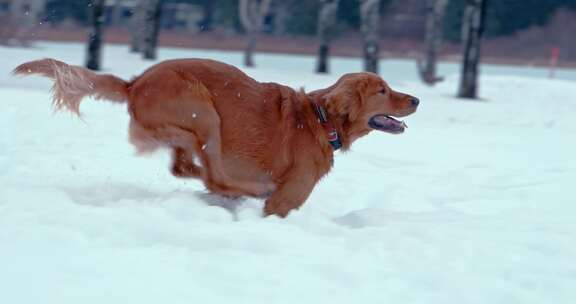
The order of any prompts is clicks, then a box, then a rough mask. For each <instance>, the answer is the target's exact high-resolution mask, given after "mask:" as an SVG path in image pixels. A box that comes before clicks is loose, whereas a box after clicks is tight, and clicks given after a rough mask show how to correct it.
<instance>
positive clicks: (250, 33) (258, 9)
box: [238, 0, 272, 67]
mask: <svg viewBox="0 0 576 304" xmlns="http://www.w3.org/2000/svg"><path fill="white" fill-rule="evenodd" d="M271 2H272V1H271V0H240V2H239V3H238V10H239V15H240V22H241V23H242V26H243V27H244V30H246V33H247V35H246V36H247V39H248V41H247V43H246V48H245V49H244V65H245V66H248V67H253V66H254V59H253V53H254V49H255V48H256V37H257V36H258V34H259V33H260V32H261V31H262V24H263V23H264V17H265V16H266V15H267V14H268V12H269V10H270V4H271Z"/></svg>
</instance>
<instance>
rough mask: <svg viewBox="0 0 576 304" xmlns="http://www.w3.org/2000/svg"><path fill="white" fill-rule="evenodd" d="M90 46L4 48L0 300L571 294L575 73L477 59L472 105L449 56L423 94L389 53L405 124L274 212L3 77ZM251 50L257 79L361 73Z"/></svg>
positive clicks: (373, 139) (111, 64) (115, 110)
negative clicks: (217, 191) (226, 195)
mask: <svg viewBox="0 0 576 304" xmlns="http://www.w3.org/2000/svg"><path fill="white" fill-rule="evenodd" d="M83 54H84V53H83V46H81V45H76V44H56V43H41V44H39V45H38V46H37V47H36V48H34V49H15V48H0V55H2V56H1V57H0V99H1V101H2V104H1V105H0V183H1V185H2V187H1V188H0V303H10V304H35V303H59V304H62V303H74V304H76V303H82V304H88V303H139V304H143V303H169V304H174V303H423V304H424V303H425V304H430V303H459V304H462V303H482V304H484V303H503V304H512V303H521V304H526V303H555V304H569V303H576V288H574V287H575V286H576V263H574V261H575V260H576V221H575V220H574V214H575V212H576V204H575V202H576V200H575V199H574V192H573V191H574V189H572V187H573V186H574V181H576V157H575V155H576V141H575V139H576V124H575V123H574V121H575V120H574V118H575V117H576V72H575V71H570V70H563V71H560V72H559V75H560V77H562V78H564V79H563V80H548V79H545V78H544V76H545V75H546V71H545V70H541V69H536V68H514V67H504V66H485V67H484V68H483V71H485V73H484V74H483V79H482V82H481V96H482V97H483V99H484V102H470V101H462V100H458V99H455V98H454V97H453V94H454V93H455V90H456V83H457V80H458V78H457V76H456V75H454V74H453V72H455V71H456V70H457V66H456V65H454V64H444V65H442V66H441V68H440V71H441V73H444V74H445V75H446V74H448V77H447V80H446V81H445V82H443V83H441V84H440V85H439V86H438V87H436V88H427V87H425V86H423V85H421V84H420V83H419V82H418V81H417V79H416V74H415V64H414V63H413V62H410V61H402V60H391V61H383V62H382V67H381V69H382V73H381V74H382V76H383V77H384V79H387V80H388V81H389V82H390V84H391V85H392V87H393V88H395V89H397V90H400V91H405V92H407V93H410V94H412V95H415V96H418V97H419V98H420V100H421V101H422V102H421V106H420V109H419V111H418V112H417V113H416V114H414V115H412V116H410V117H408V118H406V122H407V124H408V125H409V129H408V130H407V132H406V133H405V134H403V135H400V136H392V135H388V134H377V133H373V134H371V135H370V136H368V137H366V138H363V139H361V140H359V141H358V142H357V143H356V144H355V145H354V146H353V148H352V150H353V151H352V152H350V153H347V154H340V153H338V155H337V156H336V161H335V168H334V170H333V171H332V173H331V174H330V175H329V176H328V177H327V178H325V179H324V180H323V181H322V182H321V183H320V184H319V185H318V186H317V187H316V189H315V190H314V192H313V193H312V195H311V197H310V198H309V200H308V201H307V203H306V204H305V205H304V206H303V208H301V209H300V210H299V211H296V212H293V213H291V215H290V216H289V217H288V218H287V219H278V218H274V217H270V218H261V217H260V212H261V208H262V205H263V204H262V202H261V201H259V200H256V199H245V200H244V201H242V202H237V201H227V200H224V199H222V198H219V197H215V196H211V195H208V194H206V193H205V192H204V189H203V187H202V185H201V184H200V183H199V182H196V181H190V180H182V179H176V178H173V177H172V176H171V175H170V174H169V170H168V166H169V155H168V153H167V152H165V151H162V152H158V153H156V154H153V155H151V156H149V157H136V156H135V155H134V150H133V148H132V146H130V144H129V143H128V141H127V122H128V115H127V114H126V109H125V107H124V106H120V105H114V104H109V103H103V102H96V101H87V102H85V103H83V105H82V112H83V113H84V114H85V115H84V117H83V120H80V119H77V118H75V117H73V116H72V115H70V114H68V113H58V114H52V109H51V108H50V102H49V97H50V95H49V92H48V90H47V89H48V88H49V84H50V83H49V81H47V80H45V79H41V78H32V77H31V78H16V77H12V76H11V75H9V71H10V70H11V69H12V68H14V67H15V66H16V65H17V64H18V63H21V62H23V61H27V60H32V59H38V58H44V57H54V58H58V59H61V60H64V61H67V62H69V63H73V64H81V63H82V59H83ZM160 54H161V56H162V59H166V58H176V57H207V58H214V59H217V60H221V61H225V62H229V63H232V64H236V65H238V64H239V63H240V59H241V56H240V54H238V53H227V52H216V51H214V52H209V51H190V50H178V49H163V50H161V52H160ZM103 58H104V67H105V69H106V72H111V73H115V74H117V75H120V76H122V77H124V78H129V77H131V76H132V75H135V74H137V73H140V72H141V71H142V70H143V69H145V68H146V67H147V66H149V65H150V63H147V62H142V61H141V60H140V59H139V58H138V57H137V56H135V55H131V54H128V52H127V51H126V48H125V47H123V46H108V47H107V48H106V51H105V54H104V57H103ZM256 61H257V64H258V66H259V67H258V68H257V69H248V70H246V72H247V73H248V74H250V75H251V76H253V77H254V78H256V79H257V80H261V81H276V82H281V83H284V84H287V85H290V86H293V87H295V88H298V87H301V86H305V87H306V89H307V90H312V89H316V88H319V87H324V86H327V85H329V84H331V83H333V82H334V81H335V79H337V78H338V76H339V75H340V74H341V73H345V72H352V71H358V69H359V68H360V61H358V60H355V59H343V58H340V59H336V60H334V61H333V62H332V65H333V67H334V73H333V74H332V75H329V76H318V75H315V74H313V73H311V72H310V71H312V69H313V66H314V59H313V58H311V57H298V56H279V55H259V56H257V57H256Z"/></svg>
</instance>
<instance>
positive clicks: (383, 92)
mask: <svg viewBox="0 0 576 304" xmlns="http://www.w3.org/2000/svg"><path fill="white" fill-rule="evenodd" d="M387 92H388V91H387V90H386V88H382V90H380V92H379V93H380V94H382V95H386V93H387Z"/></svg>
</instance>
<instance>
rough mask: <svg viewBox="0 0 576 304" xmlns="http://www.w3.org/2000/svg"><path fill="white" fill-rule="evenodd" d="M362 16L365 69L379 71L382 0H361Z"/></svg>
mask: <svg viewBox="0 0 576 304" xmlns="http://www.w3.org/2000/svg"><path fill="white" fill-rule="evenodd" d="M360 18H361V22H362V25H361V31H362V40H363V44H364V46H363V49H364V70H365V71H368V72H373V73H378V59H379V53H380V46H379V40H380V34H379V31H378V28H379V23H380V0H360Z"/></svg>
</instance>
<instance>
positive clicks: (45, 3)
mask: <svg viewBox="0 0 576 304" xmlns="http://www.w3.org/2000/svg"><path fill="white" fill-rule="evenodd" d="M98 2H103V3H102V5H103V13H102V14H103V24H104V27H105V31H104V33H103V39H104V41H105V42H111V43H129V42H130V41H131V39H132V36H133V34H134V31H137V29H138V26H136V28H134V26H133V25H134V23H135V19H137V16H138V11H139V10H145V8H144V6H146V5H150V4H149V2H151V3H152V5H154V2H159V3H160V11H161V12H160V14H159V18H160V21H159V27H160V34H159V42H158V43H159V45H160V46H176V47H186V48H189V47H190V48H209V49H226V50H230V49H232V50H242V49H244V48H245V46H246V35H247V32H249V31H250V29H247V27H246V26H245V25H243V22H242V20H241V19H242V18H241V13H240V11H241V10H240V9H239V5H240V3H241V2H242V1H239V0H163V1H147V0H141V1H140V0H106V1H89V0H0V20H1V24H2V27H1V28H0V44H10V45H14V44H21V45H22V44H24V45H25V44H29V43H31V42H33V41H35V40H52V41H85V40H86V31H87V30H88V29H89V27H90V19H91V12H90V8H91V6H92V5H93V3H98ZM246 2H250V1H246ZM253 2H258V3H259V2H263V1H253ZM264 2H267V1H264ZM269 2H270V3H269V4H268V7H267V8H266V11H265V12H262V14H263V16H262V17H263V18H262V19H263V20H262V26H261V27H259V29H258V30H257V32H258V33H257V35H258V43H257V47H256V49H257V50H258V51H265V52H281V53H298V54H315V53H316V52H317V46H318V39H317V34H318V24H319V22H318V21H319V20H318V19H319V12H320V10H321V8H322V5H324V4H323V2H334V1H296V0H284V1H269ZM335 2H338V4H337V12H336V15H337V16H336V17H337V18H336V19H337V20H336V24H335V25H334V28H333V30H331V31H332V32H333V33H332V34H333V41H332V43H331V52H330V53H331V54H333V55H338V56H360V55H361V54H362V47H361V35H360V31H361V13H360V9H359V6H360V2H361V1H359V0H340V1H335ZM427 2H430V1H427V0H402V1H400V0H381V1H379V8H378V9H379V13H380V18H379V20H378V27H379V37H378V39H379V41H380V55H381V56H383V57H408V58H417V57H418V56H419V54H421V53H422V49H423V47H424V46H423V44H424V37H425V31H426V14H427V8H426V7H427ZM444 2H447V3H445V4H444V5H445V8H444V18H443V19H444V22H443V24H442V29H441V32H442V34H443V37H444V39H443V44H442V47H441V48H440V51H439V56H441V58H443V59H447V60H458V58H459V55H460V51H461V48H460V42H461V36H462V35H461V33H462V16H463V12H464V7H465V5H466V2H467V1H465V0H451V1H444ZM147 3H148V4H147ZM485 14H486V15H485V32H484V38H485V40H484V41H485V43H484V44H483V46H482V54H483V61H486V62H492V63H512V64H531V65H547V64H549V61H550V56H551V52H553V49H555V48H557V49H558V50H559V60H558V64H559V65H561V66H571V67H574V66H576V39H574V38H573V37H574V32H576V21H575V20H576V1H575V0H546V1H543V0H498V1H494V0H493V1H490V2H489V4H488V5H487V7H486V13H485Z"/></svg>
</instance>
